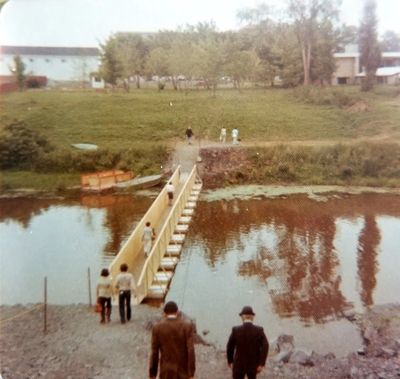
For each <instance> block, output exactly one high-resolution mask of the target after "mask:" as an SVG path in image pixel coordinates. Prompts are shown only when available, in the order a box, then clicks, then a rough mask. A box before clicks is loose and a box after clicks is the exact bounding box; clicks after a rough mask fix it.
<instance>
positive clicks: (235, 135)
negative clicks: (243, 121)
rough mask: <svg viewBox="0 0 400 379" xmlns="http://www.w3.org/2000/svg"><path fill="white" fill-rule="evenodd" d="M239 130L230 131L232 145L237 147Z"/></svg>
mask: <svg viewBox="0 0 400 379" xmlns="http://www.w3.org/2000/svg"><path fill="white" fill-rule="evenodd" d="M238 140H239V130H238V129H237V128H233V129H232V143H233V144H234V145H237V144H238V143H239V142H238Z"/></svg>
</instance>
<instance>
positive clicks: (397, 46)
mask: <svg viewBox="0 0 400 379" xmlns="http://www.w3.org/2000/svg"><path fill="white" fill-rule="evenodd" d="M380 47H381V51H400V33H396V32H394V31H393V30H387V31H386V32H385V33H384V35H383V38H382V41H381V43H380Z"/></svg>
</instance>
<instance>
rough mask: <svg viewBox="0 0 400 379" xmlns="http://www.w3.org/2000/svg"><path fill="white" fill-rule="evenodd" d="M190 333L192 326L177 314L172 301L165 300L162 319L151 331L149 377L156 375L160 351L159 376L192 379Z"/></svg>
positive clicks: (161, 378)
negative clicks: (166, 301)
mask: <svg viewBox="0 0 400 379" xmlns="http://www.w3.org/2000/svg"><path fill="white" fill-rule="evenodd" d="M193 334H194V333H193V326H192V325H191V324H190V323H189V322H187V321H185V320H183V319H182V318H181V317H179V315H178V306H177V305H176V303H175V302H173V301H169V302H168V303H166V304H165V306H164V319H163V320H162V321H160V322H159V323H158V324H156V325H155V326H154V327H153V331H152V336H151V356H150V368H149V376H150V379H155V378H156V377H157V372H158V361H159V356H160V355H161V358H160V379H193V376H194V371H195V354H194V341H193V337H194V336H193Z"/></svg>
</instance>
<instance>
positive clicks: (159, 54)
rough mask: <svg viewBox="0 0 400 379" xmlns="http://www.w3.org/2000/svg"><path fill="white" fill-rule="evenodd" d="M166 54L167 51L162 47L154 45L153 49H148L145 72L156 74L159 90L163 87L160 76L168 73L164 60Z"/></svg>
mask: <svg viewBox="0 0 400 379" xmlns="http://www.w3.org/2000/svg"><path fill="white" fill-rule="evenodd" d="M167 54H168V52H167V50H165V49H164V48H162V47H156V48H155V49H154V50H152V51H150V54H149V58H148V60H147V65H146V69H147V72H148V73H149V74H152V75H157V77H158V89H159V90H161V89H164V83H163V81H162V77H164V76H167V75H168V63H167V60H166V57H167Z"/></svg>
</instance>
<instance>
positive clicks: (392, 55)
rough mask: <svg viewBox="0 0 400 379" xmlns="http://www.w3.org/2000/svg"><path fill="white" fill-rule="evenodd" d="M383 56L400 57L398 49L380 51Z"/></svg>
mask: <svg viewBox="0 0 400 379" xmlns="http://www.w3.org/2000/svg"><path fill="white" fill-rule="evenodd" d="M382 57H383V58H400V51H388V52H386V53H382Z"/></svg>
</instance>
